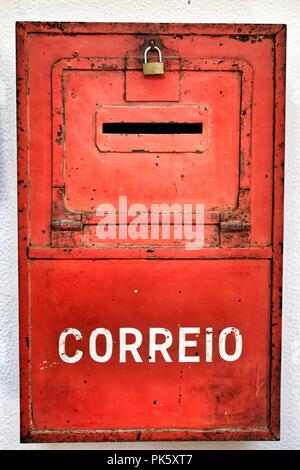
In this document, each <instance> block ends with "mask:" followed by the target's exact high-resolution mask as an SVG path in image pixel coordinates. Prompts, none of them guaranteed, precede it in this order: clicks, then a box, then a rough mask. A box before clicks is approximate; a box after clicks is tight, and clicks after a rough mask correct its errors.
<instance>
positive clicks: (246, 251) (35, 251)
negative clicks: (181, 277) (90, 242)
mask: <svg viewBox="0 0 300 470" xmlns="http://www.w3.org/2000/svg"><path fill="white" fill-rule="evenodd" d="M147 250H151V251H147ZM272 254H273V252H272V248H270V247H264V248H256V247H253V248H249V247H248V248H230V249H226V248H202V249H200V250H186V249H184V248H182V247H179V248H177V247H174V248H173V247H172V248H164V247H158V248H156V247H153V246H147V247H144V248H141V247H132V248H128V247H118V248H113V247H111V246H107V247H101V248H99V247H97V248H50V247H29V249H28V258H29V259H271V258H272Z"/></svg>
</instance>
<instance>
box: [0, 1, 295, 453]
mask: <svg viewBox="0 0 300 470" xmlns="http://www.w3.org/2000/svg"><path fill="white" fill-rule="evenodd" d="M16 20H19V21H21V20H27V21H29V20H36V21H37V20H43V21H125V22H127V21H128V22H145V21H146V22H160V21H163V22H188V23H189V22H195V23H220V22H223V23H286V24H287V25H288V73H287V132H286V140H287V145H286V173H285V244H284V252H285V260H284V300H283V313H284V315H283V357H282V359H283V366H282V408H281V420H282V430H281V435H282V437H281V441H280V442H275V443H274V442H260V443H255V442H252V443H251V442H249V443H239V442H235V443H195V442H193V443H189V442H185V443H176V442H174V443H133V444H132V443H122V444H121V443H111V444H108V443H103V444H101V443H99V444H52V445H46V444H43V445H42V444H20V443H19V388H18V387H19V383H18V373H19V372H18V367H19V364H18V303H17V232H16V227H17V219H16V194H17V189H16V132H15V125H16V123H15V21H16ZM0 21H1V28H0V34H1V36H0V39H1V42H0V44H1V46H0V178H1V182H0V220H1V225H0V237H1V248H0V249H1V252H0V289H1V294H0V308H1V313H0V448H1V449H24V448H26V449H55V448H59V449H71V448H77V449H79V448H81V449H99V450H100V449H114V450H116V449H170V448H173V449H296V448H298V449H299V448H300V437H299V436H300V387H299V381H300V380H299V379H300V198H299V195H300V158H299V153H300V125H299V120H300V73H299V66H298V65H299V50H300V36H299V27H300V2H299V0H273V1H271V0H265V1H261V0H250V1H249V0H218V1H215V0H168V1H167V0H165V1H164V0H122V1H120V0H102V1H100V2H99V0H86V1H85V2H82V0H69V1H68V2H66V1H65V2H63V1H58V0H50V1H49V0H17V1H16V0H0Z"/></svg>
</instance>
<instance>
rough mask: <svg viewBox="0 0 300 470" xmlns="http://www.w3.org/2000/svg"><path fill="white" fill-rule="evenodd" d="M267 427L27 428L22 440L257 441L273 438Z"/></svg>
mask: <svg viewBox="0 0 300 470" xmlns="http://www.w3.org/2000/svg"><path fill="white" fill-rule="evenodd" d="M275 439H276V438H275V436H274V434H273V433H272V432H271V431H270V429H263V428H262V429H260V428H254V429H250V430H249V429H234V428H233V429H228V428H227V429H211V430H195V429H174V430H172V429H171V430H165V429H149V430H148V429H147V430H144V429H141V430H138V429H136V430H120V431H110V430H103V431H97V430H96V431H87V430H82V431H76V432H75V431H73V430H70V431H30V432H29V433H28V434H27V435H26V436H25V437H24V439H23V442H66V441H68V442H105V441H115V442H119V441H124V440H126V441H153V440H155V441H199V440H202V441H230V440H234V441H245V440H247V441H257V440H265V441H268V440H275Z"/></svg>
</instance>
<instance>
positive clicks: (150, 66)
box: [143, 45, 164, 75]
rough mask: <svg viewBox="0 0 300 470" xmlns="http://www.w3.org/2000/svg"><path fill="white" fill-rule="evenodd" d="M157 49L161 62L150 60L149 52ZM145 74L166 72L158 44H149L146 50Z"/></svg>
mask: <svg viewBox="0 0 300 470" xmlns="http://www.w3.org/2000/svg"><path fill="white" fill-rule="evenodd" d="M153 49H155V50H156V51H157V52H158V58H159V62H148V57H147V55H148V52H149V51H150V50H153ZM143 72H144V75H162V74H163V73H164V64H163V62H162V57H161V51H160V49H159V48H158V47H157V46H153V45H152V46H149V47H147V48H146V49H145V52H144V63H143Z"/></svg>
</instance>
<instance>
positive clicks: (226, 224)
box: [220, 220, 251, 232]
mask: <svg viewBox="0 0 300 470" xmlns="http://www.w3.org/2000/svg"><path fill="white" fill-rule="evenodd" d="M220 228H221V230H222V231H223V232H241V231H243V230H250V228H251V225H250V223H249V222H244V221H241V220H225V221H223V222H221V225H220Z"/></svg>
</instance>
